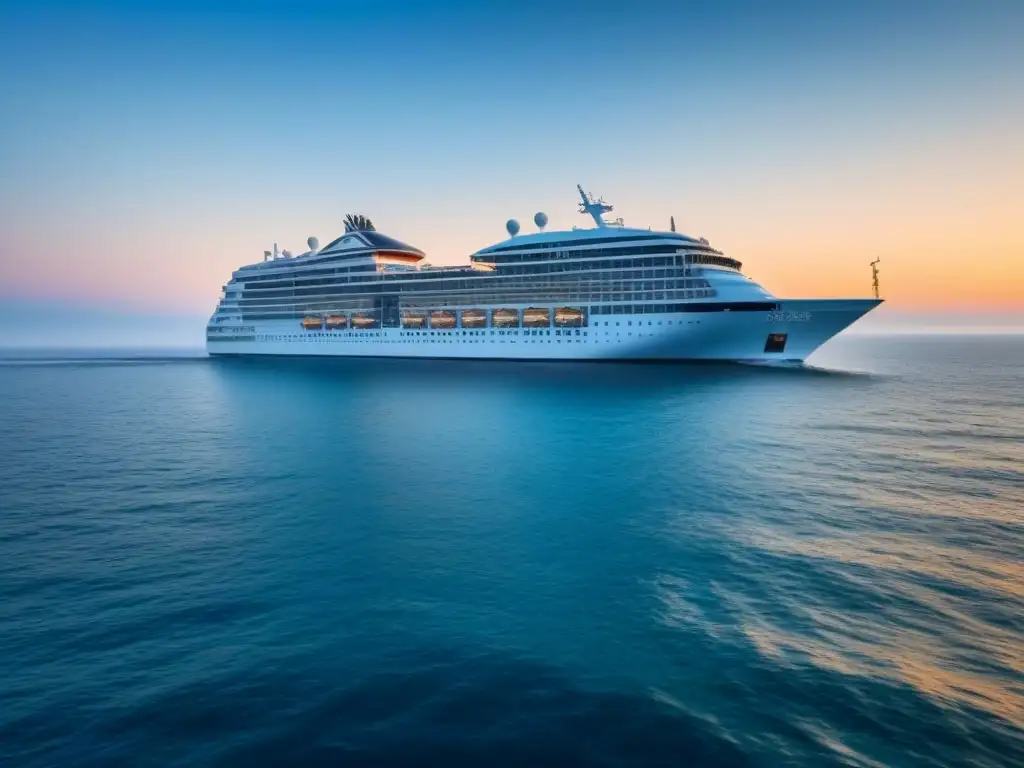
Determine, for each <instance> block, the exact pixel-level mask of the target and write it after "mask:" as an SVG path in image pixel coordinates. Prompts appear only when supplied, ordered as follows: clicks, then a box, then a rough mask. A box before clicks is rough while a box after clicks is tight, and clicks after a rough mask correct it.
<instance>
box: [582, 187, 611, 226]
mask: <svg viewBox="0 0 1024 768" xmlns="http://www.w3.org/2000/svg"><path fill="white" fill-rule="evenodd" d="M576 189H578V190H579V191H580V197H582V198H583V202H582V203H580V213H589V214H590V215H591V216H593V217H594V223H595V224H597V226H598V228H599V229H604V228H605V227H607V226H608V222H606V221H605V220H604V219H603V218H601V214H602V213H609V212H610V211H612V210H613V209H612V206H610V205H608V203H606V202H605V201H604V200H602V199H601V198H598V199H597V200H592V199H591V198H590V196H589V195H588V194H587V193H586V192H584V191H583V187H582V186H580V185H579V184H577V185H576Z"/></svg>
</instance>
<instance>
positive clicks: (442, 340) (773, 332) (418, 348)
mask: <svg viewBox="0 0 1024 768" xmlns="http://www.w3.org/2000/svg"><path fill="white" fill-rule="evenodd" d="M774 301H775V302H776V303H777V306H778V309H776V310H774V311H764V310H760V311H712V312H701V311H693V312H677V313H671V314H662V315H656V314H637V315H594V316H591V317H590V318H589V324H588V325H587V326H586V327H580V328H557V327H550V328H508V329H501V328H483V329H469V328H451V329H409V328H374V329H367V330H353V329H346V330H319V331H316V330H314V331H310V330H306V329H304V328H302V327H301V323H300V322H299V321H296V320H273V321H264V322H257V323H247V324H244V325H234V324H232V325H231V326H224V327H220V328H217V329H216V330H215V332H211V333H210V334H209V335H208V337H207V351H208V352H209V353H210V354H211V355H235V356H240V355H241V356H259V355H268V356H274V355H281V356H324V357H400V358H401V357H404V358H437V359H444V358H453V359H485V360H619V361H661V362H671V361H680V362H682V361H705V360H706V361H732V362H745V363H760V364H765V363H774V364H795V363H801V362H803V361H804V360H806V359H807V357H808V356H810V354H811V353H812V352H814V351H815V350H816V349H817V348H818V347H820V346H821V345H822V344H824V343H825V342H826V341H828V340H829V339H830V338H832V337H833V336H835V335H836V334H837V333H839V332H840V331H842V330H843V329H845V328H847V327H848V326H850V325H851V324H852V323H854V322H855V321H856V320H857V319H858V318H860V317H862V316H863V315H864V314H866V313H867V312H869V311H870V310H872V309H874V308H875V307H876V306H878V305H879V304H880V303H881V302H880V301H879V300H877V299H839V300H832V299H812V300H785V299H775V300H774ZM531 306H537V305H536V304H533V305H531ZM211 331H213V329H211Z"/></svg>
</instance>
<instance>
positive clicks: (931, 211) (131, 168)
mask: <svg viewBox="0 0 1024 768" xmlns="http://www.w3.org/2000/svg"><path fill="white" fill-rule="evenodd" d="M1022 82H1024V2H1017V1H1016V0H1006V1H1005V2H995V1H993V0H971V2H945V1H944V0H927V1H926V0H902V2H898V3H894V2H876V1H873V0H858V1H857V2H853V1H846V0H836V1H835V2H828V3H824V2H789V1H787V0H779V1H778V2H750V1H747V2H741V1H740V0H719V1H718V2H682V1H680V2H662V3H649V2H645V1H644V0H635V1H631V2H628V3H627V2H617V3H606V2H602V1H601V0H595V1H594V2H589V3H577V2H553V1H549V2H546V3H537V2H533V1H532V0H524V1H523V2H516V3H491V2H486V3H485V2H480V3H466V2H431V3H427V2H419V1H413V2H401V3H389V2H344V1H343V0H342V1H339V2H307V1H305V0H295V2H271V1H269V0H249V1H248V2H234V1H225V0H208V2H202V3H200V2H191V1H190V0H180V2H173V3H172V2H163V1H162V0H154V1H153V2H148V3H120V2H99V3H96V2H88V0H85V1H84V2H62V3H61V2H57V3H55V2H48V1H47V0H33V1H32V2H24V3H23V4H21V5H19V4H16V3H15V4H12V3H3V4H0V309H6V310H7V311H6V313H4V312H0V318H3V317H7V318H8V320H9V322H14V321H11V320H10V318H12V317H15V318H16V317H18V316H19V311H20V309H21V308H24V307H25V306H32V307H38V308H39V309H40V310H41V311H44V312H48V311H53V309H54V308H59V307H64V308H65V309H64V311H66V312H69V313H81V314H82V316H85V315H86V314H88V313H89V312H94V313H111V312H113V313H118V312H123V313H130V314H132V315H133V316H136V317H145V316H149V315H161V316H168V317H170V316H182V317H193V316H194V317H197V318H202V317H203V316H206V315H208V314H209V313H210V312H212V310H213V307H214V305H215V303H216V301H217V298H218V295H219V292H220V288H221V286H222V285H223V284H224V283H225V282H226V281H227V280H228V279H229V277H230V274H231V272H232V270H233V269H235V268H236V267H238V266H240V265H242V264H247V263H252V262H254V261H258V260H261V259H262V254H263V251H264V250H267V249H270V248H271V247H272V246H273V243H274V242H277V243H279V244H280V246H281V247H282V248H290V249H292V250H295V251H300V250H304V248H303V245H304V243H305V241H306V238H307V237H308V236H310V235H316V236H317V237H319V238H320V241H321V242H327V241H329V240H330V239H333V238H334V237H335V236H336V235H337V234H338V233H339V232H340V231H341V230H342V219H343V217H344V215H345V213H347V212H358V213H363V214H365V215H367V216H369V217H370V218H372V219H373V221H374V223H375V224H376V225H377V228H378V229H379V230H381V231H383V232H385V233H387V234H390V235H392V236H393V237H397V238H399V239H401V240H404V241H406V242H409V243H412V244H413V245H416V246H417V247H419V248H421V249H423V250H424V251H426V252H427V254H428V259H429V261H430V262H431V263H435V264H454V263H460V262H464V261H466V260H467V258H468V256H469V254H470V253H472V252H473V251H475V250H477V249H479V248H482V247H484V246H486V245H489V244H492V243H493V242H495V241H498V240H501V239H503V238H504V237H505V232H504V224H505V221H506V220H507V219H509V218H517V219H519V220H520V221H521V222H522V223H523V225H524V230H525V231H529V230H530V229H531V228H532V223H531V222H532V216H533V214H534V213H535V212H537V211H544V212H546V213H547V214H548V216H549V218H550V221H551V223H550V225H549V229H553V228H566V229H567V228H570V227H572V226H574V225H578V226H586V225H587V220H586V219H584V218H583V217H581V216H580V215H579V214H578V213H577V212H576V203H577V199H576V190H575V185H576V184H577V183H580V184H582V185H583V186H584V188H586V189H588V190H591V191H592V192H594V193H595V194H599V195H602V196H604V197H605V198H606V199H607V200H608V201H609V202H611V203H613V204H614V205H615V213H614V214H613V215H614V216H622V217H623V218H624V219H625V221H626V224H627V225H632V226H640V227H647V226H651V227H653V228H655V229H667V228H668V222H669V217H670V216H674V217H675V220H676V223H677V226H678V228H679V229H680V231H682V232H685V233H687V234H690V235H694V236H700V237H707V238H708V239H709V240H710V241H711V243H712V244H713V245H715V246H716V247H718V248H720V249H722V250H723V251H725V252H726V253H727V254H729V255H731V256H734V257H735V258H738V259H739V260H741V261H742V262H743V263H744V271H745V272H746V273H747V274H749V275H750V276H751V277H752V278H753V279H755V280H757V281H758V282H760V283H762V284H763V285H764V286H765V287H766V288H768V290H770V291H771V292H773V293H774V294H775V295H777V296H781V297H794V298H795V297H843V296H867V295H869V294H870V291H871V270H870V267H869V262H870V261H872V260H874V259H875V258H881V264H880V267H881V286H882V294H883V297H884V298H886V299H887V302H888V303H887V311H890V312H894V313H899V314H901V315H910V316H913V315H918V316H919V317H920V318H926V317H934V316H937V317H943V318H948V317H950V316H953V315H958V316H959V315H964V316H967V315H975V316H982V315H993V316H996V315H997V316H999V317H1002V318H1007V317H1008V318H1011V319H1012V318H1020V317H1024V140H1022V139H1021V137H1022V136H1024V87H1022ZM16 310H17V311H16ZM33 314H34V313H33ZM35 318H36V319H35V320H33V322H38V315H35ZM200 322H201V320H200ZM1011 322H1012V320H1011ZM1021 325H1022V326H1024V321H1022V322H1021ZM0 341H2V339H0Z"/></svg>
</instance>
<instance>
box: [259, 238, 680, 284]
mask: <svg viewBox="0 0 1024 768" xmlns="http://www.w3.org/2000/svg"><path fill="white" fill-rule="evenodd" d="M659 250H660V251H662V252H664V250H665V249H664V248H659ZM632 253H635V251H631V250H629V249H625V250H623V252H622V254H621V255H623V256H630V255H632ZM687 258H688V257H687V256H685V255H682V254H675V255H663V256H655V257H646V258H626V259H610V258H607V257H606V256H605V257H603V258H600V259H595V260H593V261H576V262H566V263H560V262H541V263H537V264H532V265H527V266H511V267H508V266H501V267H499V269H498V270H497V271H496V272H479V271H477V270H473V269H466V268H457V269H458V271H460V272H463V273H465V274H466V275H472V276H474V277H490V278H493V277H495V276H503V275H512V274H515V275H543V274H549V273H552V272H581V271H593V270H605V269H628V268H636V267H647V268H650V267H672V266H678V267H682V266H686V264H687V263H691V264H692V263H694V262H693V261H692V260H691V261H689V262H688V261H687ZM454 269H456V268H453V270H454ZM350 273H355V274H354V276H355V277H356V278H357V280H359V279H362V281H363V282H376V281H378V280H385V281H397V280H401V281H405V280H412V281H428V282H429V281H436V280H441V279H448V278H450V277H451V271H450V270H436V271H434V270H426V271H409V272H406V271H402V272H393V273H388V272H379V271H378V270H377V269H376V267H374V266H373V265H364V266H360V267H347V268H336V269H310V270H304V271H301V272H294V273H291V274H289V275H282V274H277V275H259V276H254V277H249V276H244V277H240V278H239V280H241V281H243V282H244V283H245V286H246V287H247V288H261V289H262V288H281V287H286V286H290V285H293V284H301V285H325V284H328V283H331V282H334V283H337V282H346V281H351V280H352V277H348V278H346V280H343V281H339V280H330V279H328V278H326V277H324V276H326V275H332V276H333V275H342V274H344V275H349V274H350Z"/></svg>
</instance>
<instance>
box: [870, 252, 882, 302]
mask: <svg viewBox="0 0 1024 768" xmlns="http://www.w3.org/2000/svg"><path fill="white" fill-rule="evenodd" d="M881 260H882V259H881V257H879V258H877V259H875V260H874V261H872V262H871V284H872V286H873V287H874V289H875V298H876V299H877V298H878V262H880V261H881Z"/></svg>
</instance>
